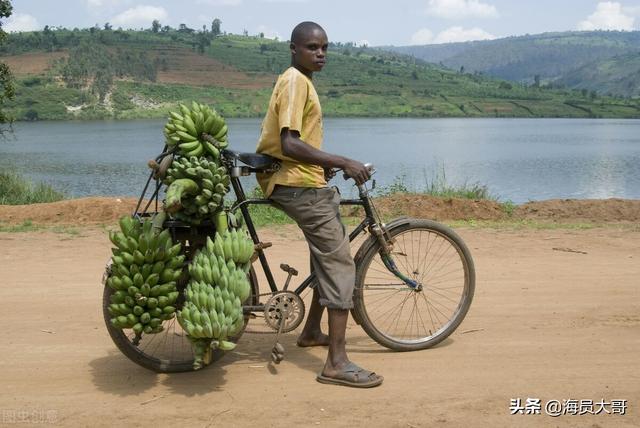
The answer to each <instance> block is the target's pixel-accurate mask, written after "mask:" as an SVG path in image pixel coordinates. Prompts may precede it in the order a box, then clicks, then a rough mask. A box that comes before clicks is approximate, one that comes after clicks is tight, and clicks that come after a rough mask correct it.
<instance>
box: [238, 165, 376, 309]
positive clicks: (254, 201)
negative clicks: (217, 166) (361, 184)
mask: <svg viewBox="0 0 640 428" xmlns="http://www.w3.org/2000/svg"><path fill="white" fill-rule="evenodd" d="M231 186H232V188H233V191H234V192H235V194H236V198H237V199H236V202H235V203H234V205H233V206H232V208H231V210H232V211H235V210H237V209H239V210H240V212H241V213H242V217H243V218H244V221H245V224H246V226H247V230H248V231H249V235H250V236H251V239H253V242H254V243H255V244H259V243H260V238H259V237H258V233H257V230H256V227H255V225H254V224H253V220H252V219H251V214H250V213H249V205H273V202H272V201H271V200H269V199H262V198H247V196H246V194H245V192H244V189H243V188H242V184H241V183H240V179H239V178H238V177H232V178H231ZM340 205H347V206H361V207H363V208H364V211H365V217H364V219H363V220H362V221H361V222H360V224H358V225H357V226H356V228H355V229H354V230H353V231H352V232H351V233H350V234H349V241H350V242H351V241H353V240H354V239H355V238H356V237H357V236H358V235H360V233H362V232H363V231H364V230H365V229H367V227H369V226H371V225H373V224H376V221H375V220H374V215H373V211H372V208H371V204H370V201H369V198H368V197H366V198H360V199H343V200H341V201H340ZM256 251H257V253H258V259H259V260H260V265H261V266H262V269H263V271H264V274H265V277H266V279H267V282H268V284H269V289H270V290H271V291H272V292H274V293H275V292H277V291H279V288H278V286H277V285H276V282H275V279H274V278H273V273H272V271H271V267H270V266H269V262H268V261H267V257H266V255H265V253H264V249H263V248H260V246H259V245H258V246H257V250H256ZM314 280H315V273H314V272H311V273H310V274H309V276H307V278H305V279H304V280H303V281H302V283H301V284H300V285H299V286H298V287H297V288H296V289H295V291H294V293H295V294H298V295H300V293H302V292H303V291H304V290H305V289H307V287H309V286H310V285H311V283H312V282H313V281H314ZM244 309H245V311H259V310H262V309H263V307H262V306H261V305H258V306H244Z"/></svg>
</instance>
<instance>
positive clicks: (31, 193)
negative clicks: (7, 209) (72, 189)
mask: <svg viewBox="0 0 640 428" xmlns="http://www.w3.org/2000/svg"><path fill="white" fill-rule="evenodd" d="M61 199H64V194H63V193H62V192H59V191H57V190H55V189H54V188H53V187H51V186H50V185H49V184H46V183H38V184H35V185H34V184H32V183H30V182H29V181H27V180H25V179H24V178H23V177H22V176H20V175H19V174H16V173H14V172H0V205H27V204H37V203H41V202H55V201H59V200H61Z"/></svg>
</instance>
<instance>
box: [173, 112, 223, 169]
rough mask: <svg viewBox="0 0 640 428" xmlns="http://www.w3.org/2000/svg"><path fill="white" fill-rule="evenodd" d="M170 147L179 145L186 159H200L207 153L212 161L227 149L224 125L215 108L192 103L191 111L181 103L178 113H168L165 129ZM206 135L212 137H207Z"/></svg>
mask: <svg viewBox="0 0 640 428" xmlns="http://www.w3.org/2000/svg"><path fill="white" fill-rule="evenodd" d="M164 134H165V136H166V138H167V145H168V146H169V147H172V148H173V147H175V146H178V149H179V152H180V153H181V154H183V155H185V156H201V155H203V154H204V153H205V152H208V153H209V154H210V155H211V156H212V157H213V158H214V159H217V158H218V157H219V156H220V150H221V149H224V148H226V147H227V145H228V142H227V125H226V124H225V121H224V119H223V118H222V116H220V115H219V114H218V113H217V112H216V111H215V110H214V109H212V108H211V107H209V106H207V105H206V104H198V103H197V102H195V101H193V103H192V105H191V109H189V108H188V107H187V106H185V105H184V104H180V112H175V111H172V112H169V120H168V122H167V124H166V125H165V126H164ZM207 136H210V137H213V138H209V137H207Z"/></svg>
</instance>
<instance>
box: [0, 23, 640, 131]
mask: <svg viewBox="0 0 640 428" xmlns="http://www.w3.org/2000/svg"><path fill="white" fill-rule="evenodd" d="M0 60H2V61H4V62H7V63H8V64H9V66H10V67H11V68H12V69H13V71H14V74H15V75H16V79H17V91H16V92H17V96H16V100H15V101H14V102H13V103H12V104H10V105H9V107H10V111H11V112H12V113H13V114H14V116H15V117H16V118H18V119H22V120H42V119H95V118H116V119H127V118H143V117H163V116H165V115H166V112H167V110H168V109H170V108H173V107H174V106H175V104H176V103H179V102H184V101H188V100H192V99H197V100H199V101H200V102H206V103H211V104H214V105H215V106H216V108H217V109H218V110H219V111H221V113H222V114H224V115H226V116H229V117H248V116H261V115H263V114H264V110H265V108H266V106H267V103H268V98H269V95H270V92H271V87H272V85H273V83H274V82H275V79H276V78H277V75H278V73H279V72H281V71H282V70H284V69H285V68H286V67H287V66H288V64H289V51H288V44H287V43H286V42H277V41H273V40H269V39H264V38H260V37H251V36H238V35H220V36H217V37H213V36H212V35H211V34H210V33H203V32H183V31H180V30H170V31H167V32H164V33H162V32H161V33H153V32H151V31H120V30H116V31H113V30H98V29H96V28H93V29H91V30H74V31H69V30H56V31H52V30H48V32H47V33H46V35H45V32H34V33H19V34H14V35H11V37H10V38H9V40H8V43H7V44H6V45H5V46H3V47H2V50H0ZM314 80H315V82H316V85H317V88H318V92H319V94H320V97H321V99H322V103H323V110H324V112H325V114H326V115H328V116H393V117H487V116H498V117H640V105H639V102H638V101H637V100H623V99H616V98H612V97H602V96H593V94H591V93H584V91H579V90H577V91H572V90H551V89H545V88H542V87H538V86H532V85H526V84H519V83H510V82H506V81H502V80H497V79H493V78H487V77H484V76H482V75H479V74H470V73H463V72H460V71H452V70H450V69H446V68H443V67H440V66H436V65H431V64H427V63H424V62H422V61H419V60H416V59H414V58H412V57H410V56H407V55H402V54H398V53H393V52H387V51H382V50H377V49H368V48H356V47H354V46H352V45H349V44H347V45H343V44H341V43H334V44H332V45H331V47H330V54H329V63H328V65H327V67H326V68H325V70H324V71H322V72H321V73H319V74H317V77H316V76H314Z"/></svg>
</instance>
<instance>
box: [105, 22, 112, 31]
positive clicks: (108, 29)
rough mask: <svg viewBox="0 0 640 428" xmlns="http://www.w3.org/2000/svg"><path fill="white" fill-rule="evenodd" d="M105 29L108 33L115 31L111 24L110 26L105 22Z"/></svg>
mask: <svg viewBox="0 0 640 428" xmlns="http://www.w3.org/2000/svg"><path fill="white" fill-rule="evenodd" d="M104 29H105V30H106V31H110V30H112V29H113V26H112V25H111V24H109V23H108V22H105V23H104Z"/></svg>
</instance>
